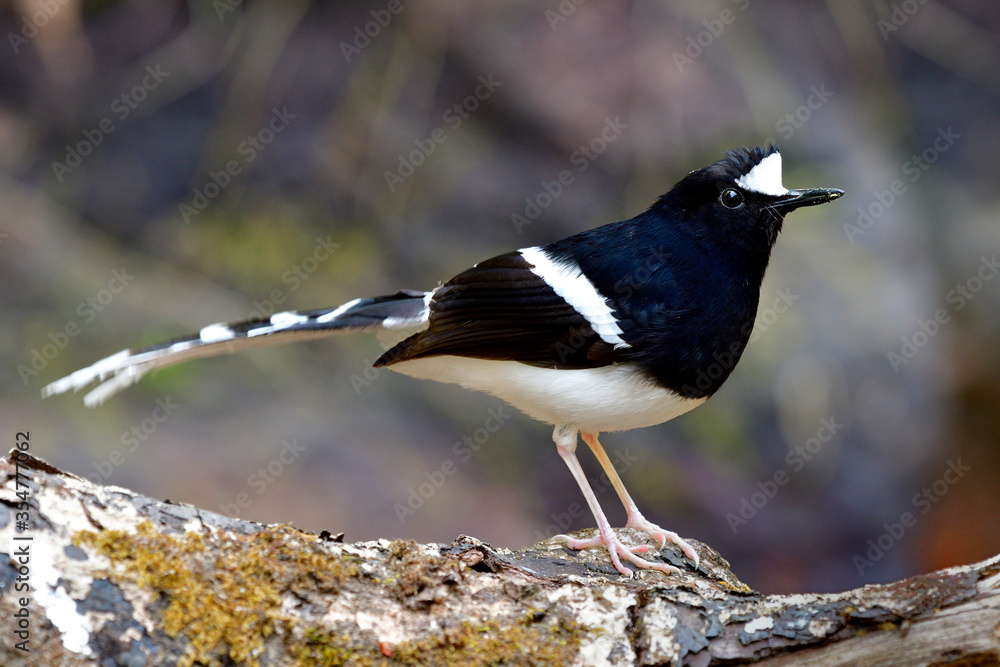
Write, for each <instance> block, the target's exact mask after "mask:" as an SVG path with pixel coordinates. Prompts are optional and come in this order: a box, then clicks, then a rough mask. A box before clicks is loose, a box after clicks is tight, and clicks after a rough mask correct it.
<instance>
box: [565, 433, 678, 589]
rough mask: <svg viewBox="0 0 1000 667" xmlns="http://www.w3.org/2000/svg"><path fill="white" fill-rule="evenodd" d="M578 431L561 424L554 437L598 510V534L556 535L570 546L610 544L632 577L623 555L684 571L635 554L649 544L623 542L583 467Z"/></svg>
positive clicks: (644, 563)
mask: <svg viewBox="0 0 1000 667" xmlns="http://www.w3.org/2000/svg"><path fill="white" fill-rule="evenodd" d="M576 433H577V431H576V429H575V428H573V427H571V426H557V427H556V430H555V433H554V434H553V440H555V442H556V447H557V448H558V449H559V455H560V456H561V457H562V458H563V461H565V462H566V465H567V466H569V471H570V472H571V473H573V477H574V478H575V479H576V483H577V484H579V485H580V490H581V491H583V497H584V498H586V499H587V505H589V506H590V511H591V512H593V513H594V518H595V519H596V520H597V531H598V536H597V537H594V538H592V539H589V540H576V539H572V538H570V537H568V536H566V535H557V536H556V537H557V538H561V539H562V541H563V542H564V543H565V544H566V546H568V547H569V548H570V549H586V548H589V547H596V546H605V547H607V549H608V553H609V554H610V555H611V562H612V563H613V564H614V566H615V569H617V570H618V571H619V572H621V573H622V574H623V575H625V576H626V577H629V578H631V577H632V571H631V570H629V569H628V568H627V567H625V566H624V565H622V561H621V559H622V558H624V559H625V560H627V561H629V562H630V563H633V564H635V565H638V566H639V567H644V568H649V569H653V570H659V571H661V572H666V573H667V574H680V570H678V569H677V568H676V567H673V566H671V565H667V564H666V563H654V562H652V561H648V560H645V559H643V558H639V557H638V556H636V555H635V552H636V551H647V550H648V549H649V547H648V546H646V545H640V546H637V547H628V546H625V545H624V544H622V542H621V540H619V539H618V536H617V535H615V533H614V531H613V530H612V529H611V524H610V523H609V522H608V518H607V517H606V516H604V511H603V510H601V506H600V504H599V503H598V502H597V496H596V495H594V490H593V489H592V488H591V486H590V482H589V481H587V475H586V474H584V472H583V468H582V467H580V461H579V460H578V459H577V458H576Z"/></svg>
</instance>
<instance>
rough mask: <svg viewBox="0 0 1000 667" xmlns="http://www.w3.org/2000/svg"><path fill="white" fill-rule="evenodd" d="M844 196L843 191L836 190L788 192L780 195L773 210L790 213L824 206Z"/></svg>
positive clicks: (819, 189)
mask: <svg viewBox="0 0 1000 667" xmlns="http://www.w3.org/2000/svg"><path fill="white" fill-rule="evenodd" d="M843 195H844V191H843V190H838V189H837V188H810V189H808V190H789V191H788V192H786V193H785V194H783V195H781V199H779V200H778V201H777V202H775V203H774V204H771V206H773V207H774V208H777V209H781V210H782V212H787V211H792V210H794V209H797V208H799V207H802V206H816V205H817V204H825V203H827V202H828V201H833V200H834V199H840V198H841V197H842V196H843Z"/></svg>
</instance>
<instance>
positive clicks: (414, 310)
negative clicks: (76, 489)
mask: <svg viewBox="0 0 1000 667" xmlns="http://www.w3.org/2000/svg"><path fill="white" fill-rule="evenodd" d="M429 301H430V293H424V292H414V291H411V290H403V291H400V292H397V293H395V294H392V295H390V296H380V297H375V298H371V299H354V300H353V301H349V302H347V303H345V304H344V305H342V306H339V307H337V308H324V309H320V310H308V311H288V312H283V313H275V314H274V315H272V316H271V317H270V318H267V319H255V320H246V321H243V322H233V323H230V324H211V325H209V326H207V327H205V328H203V329H202V330H201V331H199V332H198V333H197V334H195V335H192V336H186V337H184V338H178V339H174V340H171V341H167V342H164V343H160V344H158V345H152V346H149V347H145V348H142V349H138V350H122V351H121V352H118V353H117V354H113V355H111V356H110V357H107V358H105V359H101V360H100V361H98V362H97V363H95V364H93V365H91V366H88V367H87V368H83V369H80V370H78V371H76V372H75V373H73V374H71V375H67V376H66V377H64V378H62V379H61V380H56V381H55V382H53V383H52V384H49V385H47V386H46V387H44V388H43V389H42V396H43V397H45V396H51V395H52V394H62V393H64V392H67V391H70V390H73V391H79V390H80V389H82V388H84V387H86V386H87V385H89V384H91V383H93V382H100V384H99V385H98V386H97V387H95V388H94V389H92V390H91V391H90V392H89V393H88V394H87V395H86V396H84V399H83V402H84V403H85V404H86V405H87V406H88V407H94V406H97V405H100V404H101V403H103V402H104V401H106V400H107V399H108V398H110V397H111V396H113V395H115V394H117V393H118V392H119V391H121V390H123V389H125V388H126V387H129V386H131V385H133V384H135V383H136V382H138V381H139V380H140V379H142V377H143V376H144V375H146V373H149V372H150V371H153V370H156V369H158V368H163V367H165V366H171V365H173V364H176V363H179V362H181V361H188V360H189V359H197V358H199V357H212V356H215V355H218V354H228V353H232V352H238V351H240V350H244V349H246V348H249V347H253V346H256V345H274V344H280V343H292V342H296V341H301V340H307V339H309V338H318V337H321V336H329V335H332V334H336V333H349V332H354V331H378V330H392V331H404V332H405V331H410V332H416V331H419V330H420V329H422V328H424V327H425V326H426V324H427V304H428V302H429Z"/></svg>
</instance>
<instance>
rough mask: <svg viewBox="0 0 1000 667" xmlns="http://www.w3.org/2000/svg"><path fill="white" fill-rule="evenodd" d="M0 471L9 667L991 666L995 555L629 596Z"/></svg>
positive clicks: (438, 554) (434, 553)
mask: <svg viewBox="0 0 1000 667" xmlns="http://www.w3.org/2000/svg"><path fill="white" fill-rule="evenodd" d="M0 475H2V477H3V484H2V487H0V535H2V538H0V551H3V552H4V555H3V557H2V558H0V618H2V619H3V622H2V624H0V627H3V628H4V630H3V633H2V634H3V640H2V642H0V664H3V665H10V666H15V665H53V666H55V665H98V664H100V665H127V666H130V667H131V666H135V667H138V666H140V665H175V664H179V665H194V664H206V665H231V664H239V665H243V664H246V665H260V666H262V667H263V666H267V665H341V664H348V665H396V664H400V665H534V664H537V665H572V664H582V665H715V664H727V665H728V664H742V663H757V664H762V665H814V666H821V665H848V664H850V665H861V664H863V665H889V664H892V665H929V664H933V665H946V664H947V665H952V664H954V665H1000V557H996V558H991V559H989V560H987V561H983V562H981V563H976V564H974V565H968V566H964V567H955V568H950V569H947V570H941V571H939V572H934V573H931V574H927V575H923V576H919V577H913V578H911V579H906V580H903V581H899V582H896V583H894V584H890V585H885V586H865V587H863V588H859V589H856V590H852V591H847V592H844V593H839V594H835V595H813V594H802V595H787V596H781V595H761V594H759V593H756V592H754V591H753V590H751V589H750V588H749V587H747V586H746V585H744V584H743V583H741V582H740V581H739V580H738V579H737V578H736V577H735V576H734V575H733V574H732V572H731V571H730V570H729V565H728V563H726V561H725V560H723V559H722V558H721V557H720V556H719V554H718V553H716V552H715V551H714V550H712V549H711V548H710V547H708V546H706V545H704V544H700V543H695V545H696V548H697V549H698V551H699V553H700V555H701V566H700V567H699V568H698V570H697V571H695V570H693V569H692V568H691V564H690V563H689V562H688V561H686V560H685V559H683V558H681V556H680V554H679V552H676V551H674V550H672V549H671V548H670V547H668V548H667V549H665V550H664V551H663V552H662V553H661V555H660V557H661V558H664V559H665V560H667V561H669V562H671V563H672V564H674V565H676V566H677V567H680V568H681V569H682V570H683V574H682V575H679V576H668V575H663V574H661V573H659V572H652V571H644V572H641V573H639V574H638V576H636V577H635V578H633V579H631V580H628V579H625V578H623V577H622V576H621V575H619V574H618V573H617V572H616V571H615V570H614V569H613V568H612V567H611V564H610V562H609V561H608V559H607V555H606V554H605V553H603V552H602V551H600V550H597V549H591V550H586V551H583V552H573V551H570V550H567V549H565V548H564V547H562V546H561V545H559V544H557V543H552V542H542V543H540V544H536V545H534V546H532V547H529V548H527V549H524V550H522V551H509V550H507V549H499V548H494V547H492V546H490V545H488V544H484V543H482V542H480V541H479V540H476V539H474V538H471V537H466V536H461V537H459V538H458V539H456V540H455V541H454V542H453V543H451V544H448V545H439V544H415V543H413V542H406V541H389V540H379V541H377V542H363V543H357V544H347V543H344V542H342V536H339V535H338V536H332V535H330V534H327V533H323V534H321V535H313V534H310V533H306V532H302V531H300V530H297V529H295V528H292V527H289V526H284V525H275V526H268V525H261V524H256V523H252V522H248V521H240V520H236V519H231V518H227V517H224V516H221V515H218V514H214V513H212V512H207V511H205V510H200V509H198V508H195V507H191V506H188V505H180V504H176V503H171V502H169V501H168V502H163V501H158V500H154V499H152V498H148V497H145V496H141V495H138V494H135V493H133V492H131V491H128V490H126V489H123V488H120V487H112V486H98V485H95V484H93V483H91V482H88V481H87V480H84V479H81V478H79V477H76V476H75V475H72V474H69V473H66V472H63V471H61V470H58V469H56V468H53V467H52V466H50V465H49V464H47V463H45V462H44V461H41V460H39V459H36V458H33V457H31V456H29V455H27V454H25V453H23V452H20V453H19V452H17V451H16V450H13V451H12V452H11V453H10V454H9V455H8V456H7V457H6V458H5V459H3V460H0ZM626 536H627V537H629V538H632V539H640V535H639V534H632V533H631V532H630V531H626ZM23 584H30V586H29V587H28V588H25V586H23ZM24 649H27V651H25V650H24Z"/></svg>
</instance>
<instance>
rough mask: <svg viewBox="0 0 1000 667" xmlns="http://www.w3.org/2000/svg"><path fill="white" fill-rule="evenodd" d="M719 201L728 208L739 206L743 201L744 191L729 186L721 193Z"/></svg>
mask: <svg viewBox="0 0 1000 667" xmlns="http://www.w3.org/2000/svg"><path fill="white" fill-rule="evenodd" d="M719 201H721V202H722V205H723V206H725V207H726V208H739V206H740V204H742V203H743V193H742V192H740V191H739V190H734V189H733V188H729V189H727V190H723V191H722V194H721V195H719Z"/></svg>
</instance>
